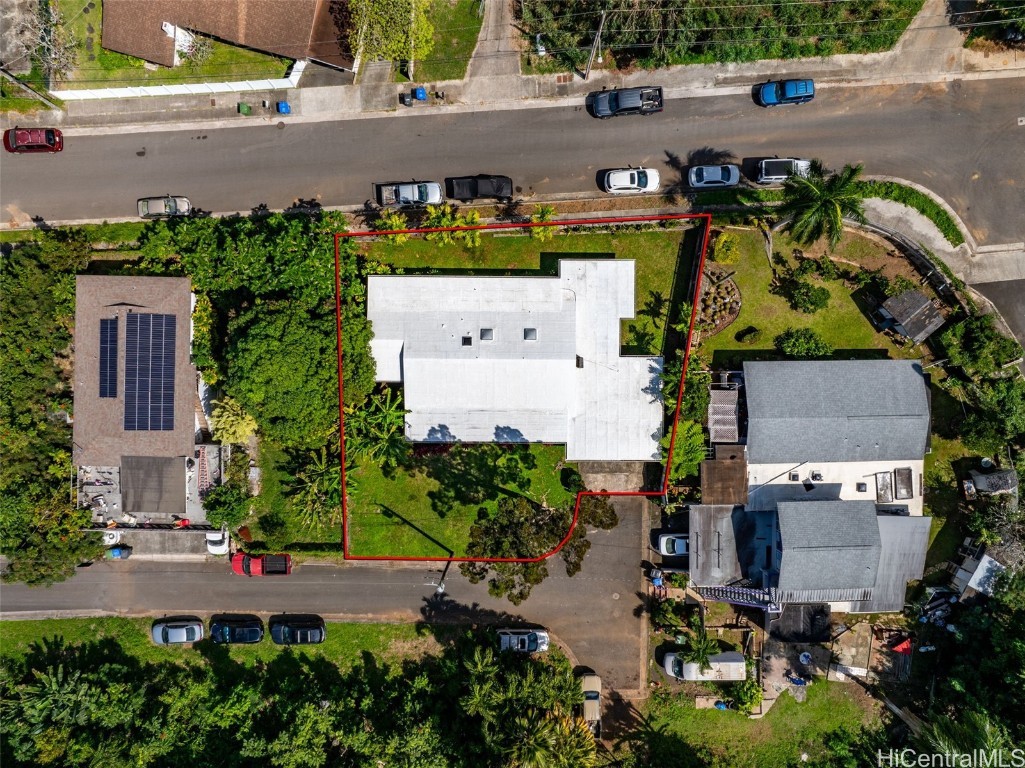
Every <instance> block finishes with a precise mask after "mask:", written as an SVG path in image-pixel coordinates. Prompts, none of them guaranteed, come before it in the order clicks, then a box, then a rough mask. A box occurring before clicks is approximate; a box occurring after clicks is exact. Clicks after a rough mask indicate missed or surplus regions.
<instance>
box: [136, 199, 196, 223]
mask: <svg viewBox="0 0 1025 768" xmlns="http://www.w3.org/2000/svg"><path fill="white" fill-rule="evenodd" d="M191 212H192V203H190V202H189V198H187V197H180V196H176V195H162V196H161V197H143V198H141V199H140V200H139V215H140V216H141V217H142V218H144V219H163V218H170V217H172V216H188V215H189V214H190V213H191Z"/></svg>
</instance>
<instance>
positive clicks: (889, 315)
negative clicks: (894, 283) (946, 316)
mask: <svg viewBox="0 0 1025 768" xmlns="http://www.w3.org/2000/svg"><path fill="white" fill-rule="evenodd" d="M879 315H880V316H881V317H882V318H883V319H884V321H892V323H893V329H894V330H895V331H897V332H898V333H900V334H903V335H904V336H907V337H908V338H909V339H911V340H912V341H913V342H915V344H921V343H922V342H923V341H925V340H926V339H927V338H929V336H930V335H931V334H932V333H933V332H934V331H937V330H939V328H940V327H941V326H942V325H943V322H944V320H943V315H941V314H940V311H939V310H938V309H936V307H935V306H934V305H933V303H932V302H931V301H929V299H928V297H927V296H925V295H924V294H923V293H920V292H919V291H904V293H901V294H898V295H897V296H891V297H890V298H888V299H887V300H886V301H884V302H883V306H882V307H881V308H880V309H879Z"/></svg>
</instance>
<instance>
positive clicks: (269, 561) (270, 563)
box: [231, 552, 292, 576]
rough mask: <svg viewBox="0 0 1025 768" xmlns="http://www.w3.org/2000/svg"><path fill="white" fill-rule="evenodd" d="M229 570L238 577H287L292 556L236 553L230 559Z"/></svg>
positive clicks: (290, 567)
mask: <svg viewBox="0 0 1025 768" xmlns="http://www.w3.org/2000/svg"><path fill="white" fill-rule="evenodd" d="M231 570H233V571H234V572H235V573H237V574H238V575H239V576H287V575H288V574H290V573H291V572H292V556H291V555H247V554H246V553H245V552H236V553H235V554H234V555H233V556H232V558H231Z"/></svg>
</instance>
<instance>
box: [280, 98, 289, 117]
mask: <svg viewBox="0 0 1025 768" xmlns="http://www.w3.org/2000/svg"><path fill="white" fill-rule="evenodd" d="M278 114H279V115H290V114H292V106H291V105H290V104H289V103H288V102H287V101H279V102H278Z"/></svg>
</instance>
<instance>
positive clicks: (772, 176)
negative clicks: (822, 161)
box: [755, 157, 811, 184]
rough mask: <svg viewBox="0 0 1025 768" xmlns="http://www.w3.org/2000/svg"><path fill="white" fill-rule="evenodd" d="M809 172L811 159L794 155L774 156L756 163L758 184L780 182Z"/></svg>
mask: <svg viewBox="0 0 1025 768" xmlns="http://www.w3.org/2000/svg"><path fill="white" fill-rule="evenodd" d="M809 173H811V160H799V159H798V158H796V157H776V158H771V159H769V160H761V161H759V163H758V176H757V177H756V178H755V181H757V182H758V183H759V184H782V183H783V182H784V181H786V180H787V179H789V178H790V177H791V176H807V175H808V174H809Z"/></svg>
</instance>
